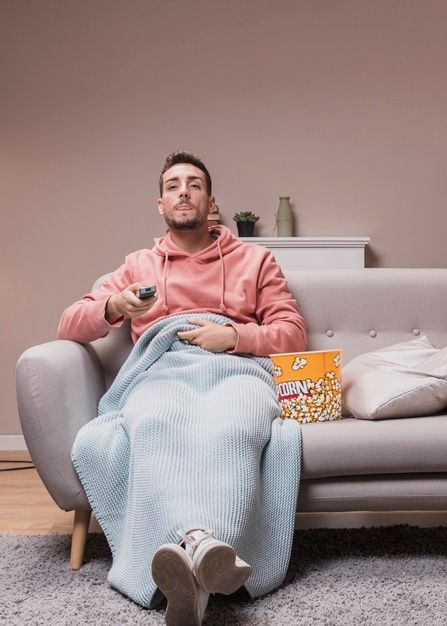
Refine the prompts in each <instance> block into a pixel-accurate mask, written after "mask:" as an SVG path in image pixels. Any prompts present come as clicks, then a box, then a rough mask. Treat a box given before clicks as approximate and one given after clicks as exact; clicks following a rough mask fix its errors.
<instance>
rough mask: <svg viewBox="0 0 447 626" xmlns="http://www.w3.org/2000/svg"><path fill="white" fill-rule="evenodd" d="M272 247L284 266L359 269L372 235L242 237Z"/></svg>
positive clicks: (276, 257)
mask: <svg viewBox="0 0 447 626" xmlns="http://www.w3.org/2000/svg"><path fill="white" fill-rule="evenodd" d="M241 240H242V241H245V242H247V243H257V244H259V245H261V246H265V247H266V248H269V249H270V250H271V251H272V253H273V256H274V257H275V259H276V260H277V261H278V263H279V265H280V266H281V267H282V268H283V269H304V270H306V269H322V270H326V269H339V270H341V269H358V268H362V267H365V248H366V246H367V245H368V243H369V241H370V237H241Z"/></svg>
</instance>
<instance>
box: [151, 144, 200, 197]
mask: <svg viewBox="0 0 447 626" xmlns="http://www.w3.org/2000/svg"><path fill="white" fill-rule="evenodd" d="M178 163H190V164H191V165H195V166H196V167H198V168H199V170H202V172H203V173H204V174H205V181H206V192H207V194H208V195H209V196H210V195H211V176H210V173H209V172H208V170H207V169H206V166H205V163H204V162H203V161H202V159H201V158H200V157H198V156H197V154H194V152H187V151H186V150H177V151H176V152H172V153H171V154H169V155H168V156H167V157H166V161H165V163H164V165H163V169H162V170H161V174H160V196H162V195H163V174H164V173H165V172H166V171H167V170H168V169H169V168H170V167H172V166H173V165H177V164H178Z"/></svg>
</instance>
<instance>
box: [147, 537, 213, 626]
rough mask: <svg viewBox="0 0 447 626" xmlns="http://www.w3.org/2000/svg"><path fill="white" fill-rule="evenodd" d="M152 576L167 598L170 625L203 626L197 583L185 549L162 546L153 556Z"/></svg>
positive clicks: (167, 617)
mask: <svg viewBox="0 0 447 626" xmlns="http://www.w3.org/2000/svg"><path fill="white" fill-rule="evenodd" d="M152 577H153V579H154V581H155V583H156V585H157V587H158V588H159V589H160V591H161V592H162V593H163V595H164V596H165V597H166V599H167V601H168V606H167V609H166V615H165V621H166V624H167V626H200V625H201V623H202V618H201V617H200V616H199V609H198V591H197V584H196V582H195V580H194V575H193V573H192V571H191V567H190V562H189V557H188V556H187V554H186V552H185V550H184V549H183V548H181V547H180V546H177V545H172V544H171V545H167V544H166V545H163V546H160V548H158V550H157V552H156V553H155V555H154V558H153V560H152Z"/></svg>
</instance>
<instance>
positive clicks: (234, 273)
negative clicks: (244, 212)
mask: <svg viewBox="0 0 447 626" xmlns="http://www.w3.org/2000/svg"><path fill="white" fill-rule="evenodd" d="M211 233H212V234H213V235H216V239H215V241H214V242H213V243H211V244H210V245H209V246H207V247H206V248H204V249H203V250H200V251H199V252H197V253H196V254H189V253H187V252H185V251H183V250H181V249H180V248H178V247H177V246H176V245H175V244H174V242H173V241H172V239H171V236H170V235H169V234H168V235H166V236H165V237H162V238H161V239H159V240H158V241H157V243H156V245H155V246H154V248H152V250H147V249H146V250H138V251H137V252H133V253H132V254H129V255H128V256H127V257H126V259H125V262H124V264H123V265H121V267H120V268H118V269H117V270H116V271H115V272H113V273H112V274H111V275H110V276H109V278H108V279H107V280H106V282H104V283H103V284H102V285H101V287H99V289H96V290H95V291H93V292H92V293H88V294H86V295H85V296H84V297H83V298H82V299H81V300H78V301H77V302H75V303H74V304H72V305H71V306H69V307H68V308H67V309H65V311H64V312H63V314H62V317H61V320H60V323H59V329H58V336H59V338H60V339H71V340H73V341H79V342H81V343H87V342H89V341H93V340H95V339H98V338H99V337H104V336H105V335H107V333H108V332H109V330H110V329H111V328H113V327H117V326H121V325H122V323H123V320H119V321H118V322H116V323H115V324H113V325H111V324H109V323H108V322H107V321H106V319H105V317H104V314H105V306H106V303H107V300H108V299H109V297H110V296H111V295H112V294H114V293H117V292H120V291H122V290H123V289H125V288H126V287H127V286H128V285H130V284H132V283H136V282H139V283H141V284H142V285H145V286H147V285H156V286H157V300H156V302H155V304H154V306H153V307H152V308H151V309H150V310H149V311H147V312H146V313H144V314H143V315H140V316H139V317H136V318H134V319H133V320H132V321H131V332H132V339H133V341H134V342H135V341H136V340H137V339H138V337H140V335H142V334H143V332H144V331H145V330H146V329H147V328H148V327H149V326H151V324H153V323H154V322H156V321H158V320H160V319H162V318H164V317H168V316H170V315H175V314H178V313H206V312H210V313H218V314H219V313H220V314H222V315H225V316H227V317H229V318H230V319H231V320H233V323H232V326H233V327H234V328H235V330H236V332H237V335H238V339H237V344H236V347H235V348H234V350H232V352H234V353H251V354H254V355H256V356H267V355H269V354H271V353H274V352H295V351H301V350H304V349H305V347H306V330H305V325H304V320H303V318H302V316H301V315H300V313H299V310H298V307H297V304H296V302H295V300H294V299H293V297H292V295H291V294H290V291H289V289H288V287H287V283H286V281H285V278H284V275H283V273H282V272H281V269H280V268H279V266H278V265H277V263H276V262H275V260H274V258H273V256H272V254H271V252H270V251H269V250H267V249H266V248H264V247H262V246H258V245H256V244H246V243H243V242H242V241H240V239H238V238H237V237H235V236H234V235H233V234H232V232H231V231H230V229H229V228H226V227H225V226H215V227H213V228H212V229H211Z"/></svg>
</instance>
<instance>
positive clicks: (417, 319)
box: [92, 268, 447, 385]
mask: <svg viewBox="0 0 447 626" xmlns="http://www.w3.org/2000/svg"><path fill="white" fill-rule="evenodd" d="M285 274H286V278H287V281H288V283H289V287H290V289H291V291H292V293H293V294H294V296H295V298H296V299H297V301H298V304H299V306H300V309H301V312H302V314H303V316H304V319H305V320H306V324H307V329H308V338H309V342H308V350H323V349H330V348H342V349H343V352H344V354H343V361H344V363H347V362H348V361H350V360H351V359H352V358H353V357H355V356H357V355H358V354H362V353H363V352H369V351H371V350H375V349H377V348H382V347H384V346H387V345H391V344H393V343H396V342H399V341H409V340H410V339H414V338H415V337H416V336H421V335H424V334H425V335H427V336H428V338H429V339H430V340H431V341H432V342H433V343H434V345H435V346H437V347H439V348H441V347H444V346H446V345H447V269H394V268H393V269H391V268H377V269H376V268H374V269H373V268H371V269H358V270H311V271H310V270H289V271H287V272H285ZM104 278H105V277H101V279H98V281H97V282H96V283H95V285H97V284H98V283H99V282H101V281H102V280H104ZM92 346H93V348H94V350H95V352H96V353H97V354H98V357H99V359H100V361H101V362H102V363H103V366H104V370H105V373H106V382H107V385H109V384H110V382H111V381H112V380H113V378H114V376H115V375H116V373H117V371H118V369H119V367H120V366H121V364H122V363H123V362H124V360H125V358H126V357H127V355H128V354H129V352H130V349H131V347H132V341H131V339H130V332H129V322H127V323H126V324H124V325H123V327H121V328H120V329H114V330H113V331H112V332H111V333H110V334H109V335H108V336H107V337H104V338H103V339H99V340H97V341H95V342H93V343H92Z"/></svg>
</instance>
